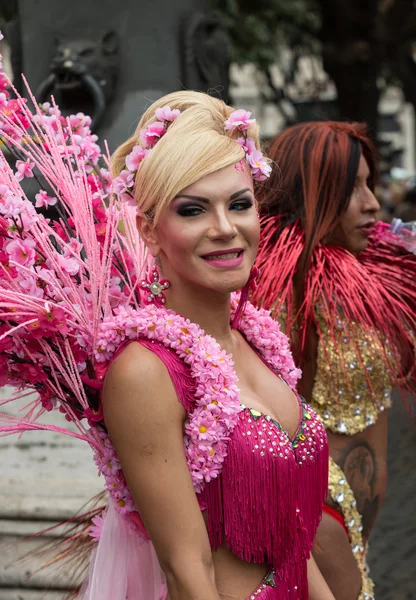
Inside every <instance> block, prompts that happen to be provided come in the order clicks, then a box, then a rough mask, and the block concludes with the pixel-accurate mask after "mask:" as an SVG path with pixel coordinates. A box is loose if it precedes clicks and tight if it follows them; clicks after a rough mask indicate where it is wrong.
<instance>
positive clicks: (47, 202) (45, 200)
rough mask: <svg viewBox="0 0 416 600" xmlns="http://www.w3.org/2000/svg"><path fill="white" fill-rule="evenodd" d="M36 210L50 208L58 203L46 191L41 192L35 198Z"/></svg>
mask: <svg viewBox="0 0 416 600" xmlns="http://www.w3.org/2000/svg"><path fill="white" fill-rule="evenodd" d="M35 199H36V204H35V206H36V208H43V207H44V208H48V206H54V205H55V204H56V203H57V199H56V198H55V197H53V196H49V195H48V194H47V193H46V192H45V190H40V192H39V193H38V194H36V196H35Z"/></svg>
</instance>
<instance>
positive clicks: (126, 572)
mask: <svg viewBox="0 0 416 600" xmlns="http://www.w3.org/2000/svg"><path fill="white" fill-rule="evenodd" d="M166 596H167V587H166V579H165V575H164V573H163V571H162V569H161V568H160V565H159V562H158V560H157V557H156V553H155V550H154V547H153V544H152V543H151V542H150V541H148V540H144V539H142V538H141V537H140V536H139V535H138V534H137V533H136V532H135V531H133V529H132V528H131V526H130V525H129V523H128V521H127V519H125V518H124V517H122V516H121V515H120V514H119V513H118V512H117V511H116V510H115V508H114V505H113V503H112V502H110V503H109V505H108V507H107V511H106V514H105V517H104V523H103V528H102V533H101V537H100V540H99V541H98V543H97V547H96V548H95V549H94V551H93V553H92V556H91V562H90V568H89V573H88V577H87V579H86V581H85V582H84V584H83V586H82V589H81V592H80V596H79V598H80V600H81V599H82V600H165V599H166Z"/></svg>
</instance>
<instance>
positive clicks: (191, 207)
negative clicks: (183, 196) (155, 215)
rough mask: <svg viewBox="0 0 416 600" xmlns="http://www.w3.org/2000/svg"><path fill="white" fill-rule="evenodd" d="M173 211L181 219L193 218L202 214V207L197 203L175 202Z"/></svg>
mask: <svg viewBox="0 0 416 600" xmlns="http://www.w3.org/2000/svg"><path fill="white" fill-rule="evenodd" d="M174 211H175V212H176V213H177V214H178V215H179V216H181V217H195V216H196V215H199V214H201V213H202V212H204V207H203V206H202V204H198V202H192V201H191V202H189V201H188V202H186V201H185V202H177V203H176V205H175V206H174Z"/></svg>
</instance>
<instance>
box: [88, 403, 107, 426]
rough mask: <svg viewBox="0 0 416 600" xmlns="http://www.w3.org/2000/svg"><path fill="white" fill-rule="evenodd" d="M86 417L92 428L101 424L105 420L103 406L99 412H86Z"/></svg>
mask: <svg viewBox="0 0 416 600" xmlns="http://www.w3.org/2000/svg"><path fill="white" fill-rule="evenodd" d="M84 417H85V418H86V419H87V420H88V424H89V425H90V427H94V425H95V424H96V423H100V422H101V421H102V420H103V419H104V415H103V409H102V406H101V404H100V406H99V407H98V410H93V409H92V408H87V409H86V410H84Z"/></svg>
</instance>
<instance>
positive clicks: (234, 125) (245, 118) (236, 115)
mask: <svg viewBox="0 0 416 600" xmlns="http://www.w3.org/2000/svg"><path fill="white" fill-rule="evenodd" d="M250 117H251V112H249V111H247V110H244V109H243V108H240V109H239V110H235V111H234V112H232V113H231V114H230V116H229V117H228V119H227V120H226V121H225V124H224V128H225V130H226V131H231V132H233V131H234V130H235V129H238V130H239V131H246V130H247V129H250V127H251V126H252V125H253V123H255V122H256V120H255V119H250Z"/></svg>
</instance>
